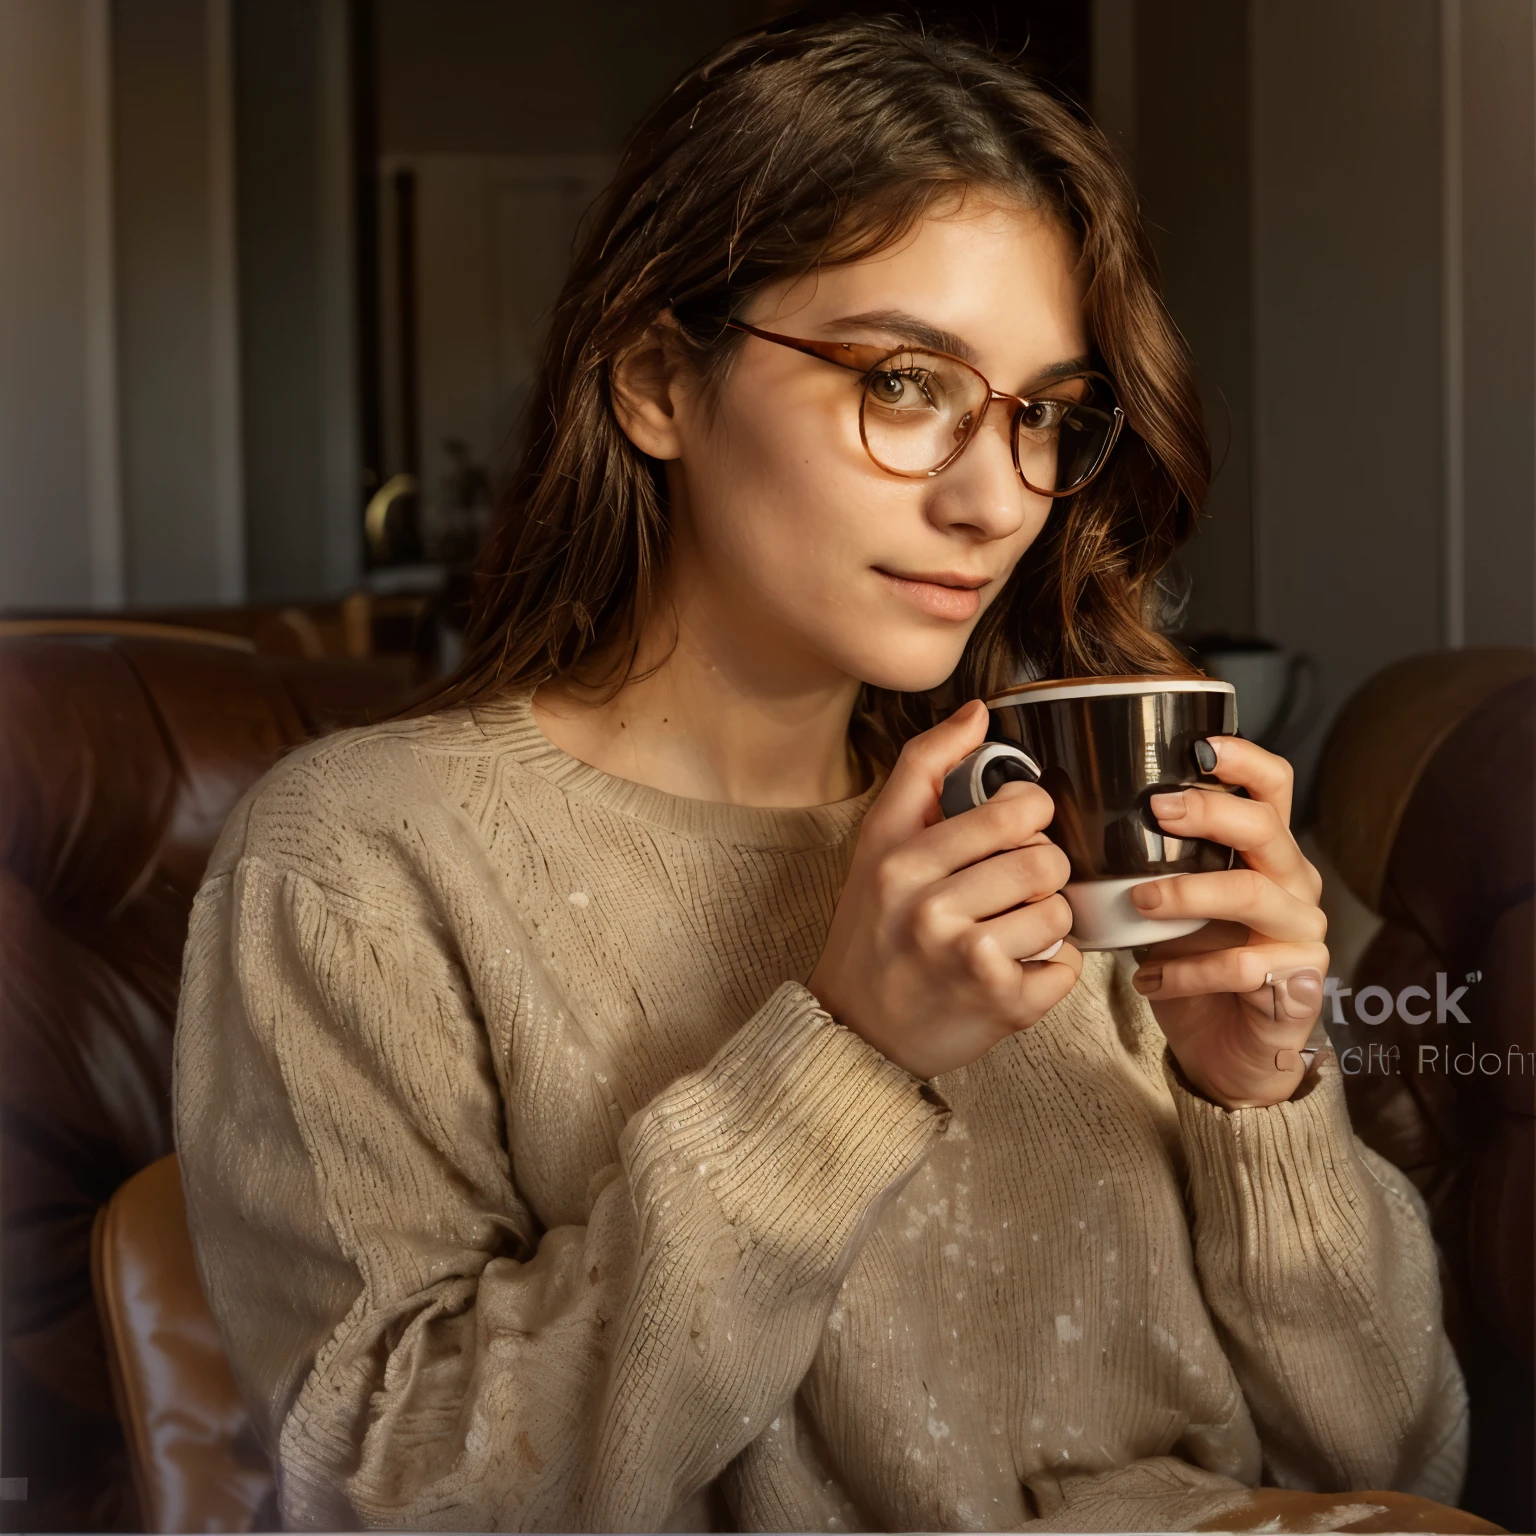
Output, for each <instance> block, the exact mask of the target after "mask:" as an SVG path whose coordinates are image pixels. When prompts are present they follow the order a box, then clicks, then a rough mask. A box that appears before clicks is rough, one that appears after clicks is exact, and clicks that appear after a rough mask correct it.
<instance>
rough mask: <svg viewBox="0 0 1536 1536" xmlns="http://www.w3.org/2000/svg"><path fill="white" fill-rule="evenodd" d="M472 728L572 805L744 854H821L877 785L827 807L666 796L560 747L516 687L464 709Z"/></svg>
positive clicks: (846, 829)
mask: <svg viewBox="0 0 1536 1536" xmlns="http://www.w3.org/2000/svg"><path fill="white" fill-rule="evenodd" d="M469 714H470V716H471V719H472V720H473V722H474V724H475V726H476V728H477V729H478V730H479V731H480V732H481V733H482V734H483V735H485V736H488V737H492V738H494V739H495V741H496V743H497V745H498V746H499V747H500V748H501V749H502V751H503V753H504V754H506V755H507V756H509V757H510V758H512V759H513V760H514V761H516V762H517V763H518V764H519V766H521V767H523V768H525V769H527V770H529V771H530V772H532V773H534V774H537V775H538V777H540V778H541V779H545V780H547V781H548V782H550V783H552V784H555V785H557V786H558V787H559V788H560V789H561V790H562V791H563V792H564V793H565V794H566V795H567V796H568V797H569V798H570V799H572V800H579V801H583V802H585V803H586V804H589V805H595V806H602V807H604V808H606V809H608V810H610V811H614V812H617V813H618V814H619V815H622V816H628V817H631V818H633V819H634V820H636V821H644V822H648V823H650V824H651V825H653V826H658V827H666V828H668V829H669V830H671V831H674V832H680V833H682V834H684V835H685V836H690V837H698V838H704V839H708V840H711V841H715V842H725V843H732V844H735V845H737V846H740V847H749V848H785V847H788V848H821V847H827V846H829V845H831V844H834V843H839V842H842V841H843V840H844V839H845V838H846V837H847V836H848V835H849V834H850V833H852V832H854V831H856V830H857V828H858V825H859V823H860V822H861V821H862V820H863V817H864V813H865V811H866V810H868V809H869V806H870V803H871V802H872V801H873V800H874V798H875V796H876V794H877V793H878V792H879V790H880V787H881V782H882V781H881V780H880V779H878V778H877V779H876V780H875V782H874V783H873V784H871V785H870V786H869V788H868V789H865V790H863V791H862V792H861V793H859V794H857V795H854V796H852V797H851V798H849V799H847V800H835V801H832V802H830V803H829V804H827V805H808V806H755V805H731V804H729V803H727V802H725V801H721V800H695V799H691V798H689V797H688V796H686V795H674V794H669V793H668V792H667V791H666V790H662V789H655V788H653V787H652V786H651V785H649V784H640V783H637V782H636V781H635V780H633V779H621V778H618V777H617V776H615V775H614V774H611V773H604V772H603V770H602V769H601V768H594V767H593V766H592V765H591V764H590V763H584V762H583V761H582V760H581V759H580V758H579V757H573V756H572V755H571V754H570V753H569V752H567V751H565V750H564V749H563V748H562V747H557V746H556V745H555V744H554V742H552V741H551V740H550V739H549V737H547V736H546V735H545V734H544V732H543V730H542V729H541V728H540V726H539V722H538V720H537V719H536V718H535V717H534V713H533V690H532V689H531V688H521V689H518V690H517V691H516V692H514V693H509V694H506V695H504V696H503V697H502V698H499V699H496V700H493V701H491V702H479V703H476V704H473V705H471V706H469Z"/></svg>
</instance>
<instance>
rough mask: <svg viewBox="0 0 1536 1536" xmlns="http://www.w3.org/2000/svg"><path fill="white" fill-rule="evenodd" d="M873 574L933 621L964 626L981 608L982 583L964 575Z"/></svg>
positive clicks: (888, 572)
mask: <svg viewBox="0 0 1536 1536" xmlns="http://www.w3.org/2000/svg"><path fill="white" fill-rule="evenodd" d="M875 569H876V571H878V572H879V574H880V575H881V576H883V577H884V578H885V579H886V581H887V582H889V583H890V585H891V586H892V587H893V588H894V589H895V590H896V591H897V592H899V593H900V594H901V595H902V597H904V598H906V600H907V601H908V602H909V603H911V604H912V606H913V607H914V608H917V609H918V610H919V611H921V612H923V613H927V614H931V615H932V616H933V617H934V618H936V619H950V620H952V621H954V622H956V623H964V621H965V620H967V619H974V618H975V617H976V613H977V610H978V609H979V608H980V607H981V588H982V587H983V586H985V585H986V582H985V580H977V579H976V578H973V577H968V576H953V577H951V576H947V575H946V576H942V577H941V576H896V575H894V574H892V573H891V572H890V571H885V570H881V569H880V567H879V566H878V565H877V566H876V567H875Z"/></svg>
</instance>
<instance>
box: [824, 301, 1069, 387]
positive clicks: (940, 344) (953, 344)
mask: <svg viewBox="0 0 1536 1536" xmlns="http://www.w3.org/2000/svg"><path fill="white" fill-rule="evenodd" d="M843 326H846V327H848V328H849V329H850V330H854V329H858V330H869V331H884V332H886V333H887V334H888V335H891V336H894V337H896V338H897V340H899V341H909V342H911V343H912V345H913V346H915V347H927V348H928V350H929V351H931V352H948V353H949V354H950V355H951V356H952V357H958V358H963V359H964V360H965V361H966V362H968V363H971V364H974V363H975V361H976V352H975V349H974V348H973V347H972V346H971V345H970V344H969V343H968V342H967V341H966V340H965V338H964V337H963V336H957V335H955V333H954V332H953V331H946V330H945V329H944V328H943V327H942V326H938V325H930V324H929V323H928V321H926V320H920V319H919V318H918V317H917V316H916V315H909V314H908V313H907V312H906V311H905V310H903V309H872V310H868V311H866V312H865V313H864V314H861V315H842V316H840V317H839V318H838V319H836V320H831V321H828V323H827V329H828V330H833V331H835V330H838V329H839V328H841V327H843ZM1092 367H1093V359H1092V358H1091V357H1069V358H1064V359H1063V360H1062V361H1061V362H1059V363H1051V364H1049V365H1047V366H1046V367H1044V368H1041V369H1038V370H1037V371H1036V372H1035V374H1034V375H1033V378H1032V381H1031V382H1032V383H1033V384H1037V385H1038V384H1051V383H1054V382H1055V381H1056V380H1057V379H1070V378H1072V377H1074V376H1075V375H1077V374H1079V373H1086V372H1088V371H1089V370H1090V369H1091V368H1092Z"/></svg>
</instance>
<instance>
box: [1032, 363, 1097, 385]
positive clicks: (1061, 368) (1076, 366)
mask: <svg viewBox="0 0 1536 1536" xmlns="http://www.w3.org/2000/svg"><path fill="white" fill-rule="evenodd" d="M1092 372H1093V359H1092V358H1091V357H1069V358H1067V359H1065V360H1064V361H1063V362H1059V363H1052V364H1051V365H1050V366H1049V367H1048V368H1042V369H1041V370H1040V371H1039V372H1038V373H1037V374H1036V375H1035V378H1034V382H1035V383H1036V384H1052V383H1054V382H1055V381H1056V380H1057V379H1071V378H1076V376H1077V375H1078V374H1080V373H1092Z"/></svg>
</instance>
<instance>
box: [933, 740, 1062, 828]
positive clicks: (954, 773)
mask: <svg viewBox="0 0 1536 1536" xmlns="http://www.w3.org/2000/svg"><path fill="white" fill-rule="evenodd" d="M1014 780H1022V781H1023V782H1024V783H1026V784H1038V783H1039V782H1040V765H1039V763H1037V762H1036V761H1035V760H1034V758H1032V757H1031V756H1030V755H1029V753H1027V752H1022V751H1020V750H1019V748H1018V747H1015V746H1013V745H1011V744H1010V743H1008V742H1006V741H987V742H983V743H982V744H981V746H979V747H977V748H976V750H975V751H974V752H969V753H967V754H966V755H965V756H964V757H962V758H961V759H960V761H959V762H958V763H956V764H955V766H954V767H953V768H951V769H950V770H949V772H948V773H946V774H945V775H944V789H943V792H942V793H941V794H940V795H939V805H940V808H941V809H942V810H943V812H944V815H945V816H946V817H950V816H958V815H960V813H961V812H962V811H969V810H971V809H972V808H973V807H975V806H978V805H985V804H986V803H987V801H988V800H990V799H991V798H992V796H993V795H995V794H996V793H997V792H998V790H1000V789H1001V788H1002V787H1003V785H1004V784H1007V783H1010V782H1012V781H1014Z"/></svg>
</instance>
